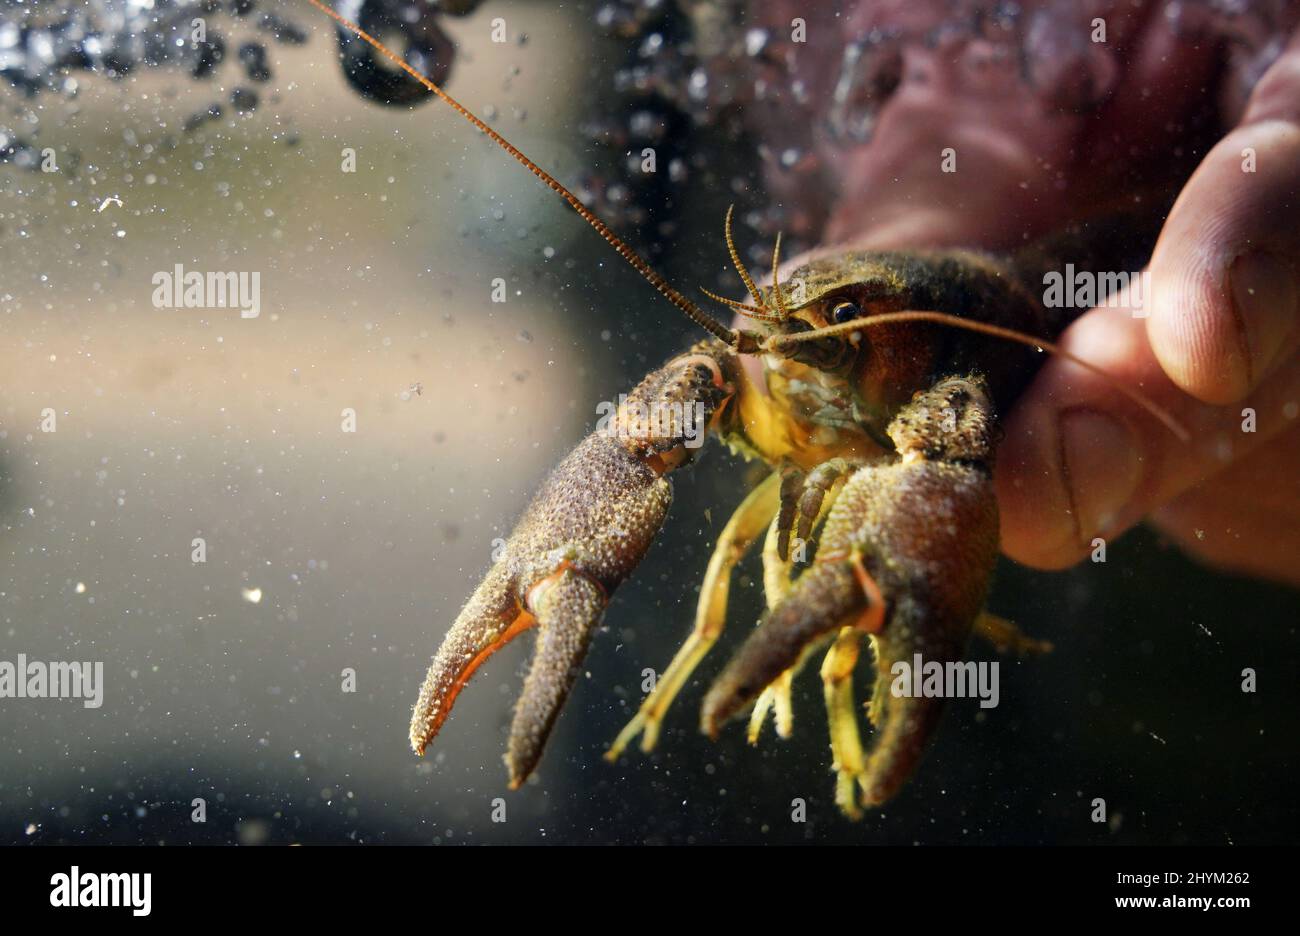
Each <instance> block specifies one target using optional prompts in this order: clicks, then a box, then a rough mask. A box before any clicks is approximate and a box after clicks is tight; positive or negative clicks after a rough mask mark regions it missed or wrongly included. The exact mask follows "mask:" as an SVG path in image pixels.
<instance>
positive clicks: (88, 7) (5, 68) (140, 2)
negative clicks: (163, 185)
mask: <svg viewBox="0 0 1300 936" xmlns="http://www.w3.org/2000/svg"><path fill="white" fill-rule="evenodd" d="M236 31H238V32H242V33H246V34H248V36H249V37H248V38H246V39H244V40H243V41H239V42H237V43H236V42H234V41H232V40H230V39H229V38H228V36H229V34H230V33H233V32H236ZM196 35H201V36H202V40H201V41H195V36H196ZM306 41H307V33H306V31H305V30H304V29H302V27H300V26H298V25H297V24H295V23H294V22H293V21H292V20H290V19H288V18H286V17H285V16H283V15H282V14H281V13H277V12H272V11H270V10H262V9H259V6H258V3H257V0H86V2H80V3H60V2H52V3H43V2H40V0H0V84H3V85H7V86H8V87H9V88H11V89H13V90H15V91H17V92H18V93H19V94H20V95H22V96H25V97H28V98H31V97H35V96H37V95H39V94H42V93H49V94H56V95H60V96H62V97H65V98H68V99H72V98H75V97H76V96H77V95H78V94H79V92H80V90H81V87H82V80H83V78H82V77H81V73H83V72H92V73H94V74H96V75H101V76H104V77H106V78H109V79H110V80H116V79H122V78H125V77H127V76H129V75H132V74H135V73H137V72H140V71H142V70H144V69H160V68H167V69H175V70H178V71H181V72H184V73H187V74H188V75H189V77H190V78H192V79H195V80H204V79H209V78H212V77H213V76H214V75H216V74H217V72H218V70H219V69H221V68H222V67H223V65H225V63H226V62H227V60H229V61H231V62H233V63H235V64H236V65H237V67H238V68H239V69H240V71H242V73H243V79H244V82H243V83H241V84H239V85H238V86H236V87H235V88H234V89H233V90H231V92H230V94H229V97H228V99H227V100H226V101H225V102H221V101H214V102H213V103H211V104H210V105H208V106H207V107H206V108H204V109H203V110H201V111H199V112H197V113H195V114H193V115H191V116H190V117H189V118H187V119H186V120H185V121H184V126H185V128H186V130H188V131H193V130H195V129H197V128H198V127H200V126H201V125H203V124H204V123H206V122H207V121H209V120H215V119H218V118H220V117H221V116H222V115H223V113H224V111H225V108H226V107H229V108H231V109H232V110H233V111H235V112H236V113H248V112H250V111H252V110H255V109H256V108H257V106H258V103H259V95H258V93H257V91H256V90H255V87H256V86H257V85H260V84H265V83H266V82H268V81H270V80H271V77H272V72H271V66H270V62H269V57H268V54H267V48H266V43H267V42H276V43H280V44H286V45H301V44H302V43H305V42H306ZM5 116H7V115H5V114H2V113H0V121H2V120H3V119H4V118H5ZM0 162H12V163H14V164H16V165H18V166H20V167H23V168H35V167H36V165H37V163H38V159H37V149H36V147H35V146H34V145H33V144H32V142H30V140H27V139H24V138H23V137H21V136H20V135H19V134H18V133H17V132H15V131H14V130H12V129H9V128H7V127H5V126H4V125H3V124H2V123H0Z"/></svg>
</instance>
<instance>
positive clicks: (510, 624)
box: [411, 352, 731, 787]
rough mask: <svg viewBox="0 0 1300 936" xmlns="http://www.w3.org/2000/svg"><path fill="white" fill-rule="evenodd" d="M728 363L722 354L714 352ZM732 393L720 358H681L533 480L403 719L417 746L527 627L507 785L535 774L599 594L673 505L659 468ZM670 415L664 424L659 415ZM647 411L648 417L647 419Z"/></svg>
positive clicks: (681, 453)
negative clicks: (529, 649) (528, 654)
mask: <svg viewBox="0 0 1300 936" xmlns="http://www.w3.org/2000/svg"><path fill="white" fill-rule="evenodd" d="M722 360H723V362H724V363H725V361H726V359H725V358H723V359H722ZM730 393H731V388H730V385H729V384H728V383H727V382H726V380H725V378H724V375H723V370H722V364H720V363H719V360H717V359H715V358H714V357H711V356H709V355H708V354H706V353H702V352H701V353H692V354H687V355H683V356H682V357H680V358H677V359H676V360H674V361H672V362H670V363H669V364H668V365H667V366H666V367H664V368H663V369H662V370H660V371H658V372H656V373H654V374H652V375H650V376H649V377H647V378H646V380H645V381H644V382H643V383H642V384H641V386H640V387H638V388H637V389H636V390H635V391H633V392H632V393H631V394H629V395H628V397H627V398H626V400H625V401H624V404H623V406H622V407H620V409H619V412H618V413H617V414H616V418H615V419H614V420H613V421H612V422H611V423H610V424H609V426H608V427H605V428H603V429H602V430H599V431H597V432H594V433H592V434H591V435H589V436H588V437H587V438H586V439H585V440H584V441H583V442H582V443H580V444H579V445H578V447H577V448H576V449H574V450H573V452H571V453H570V454H569V456H568V457H567V458H565V459H564V461H562V462H561V463H560V465H559V467H557V468H556V469H555V471H554V472H553V473H552V474H551V476H550V478H549V479H548V480H547V482H546V483H545V484H544V485H543V486H542V489H541V490H540V491H539V492H538V494H537V496H536V498H535V499H534V500H533V502H532V504H531V505H530V506H529V507H528V509H527V510H526V511H525V512H524V515H523V517H522V518H521V519H520V521H519V524H518V526H516V527H515V530H514V532H513V533H512V534H511V535H510V538H509V539H508V540H507V541H506V545H505V548H504V551H503V552H502V554H501V556H500V557H499V558H498V560H497V562H496V563H495V565H494V566H493V568H492V570H491V571H490V572H489V573H488V575H487V577H486V578H485V579H484V580H483V583H482V584H481V585H480V586H479V588H478V590H477V591H476V592H475V593H474V596H473V597H472V598H471V599H470V600H469V603H468V604H466V605H465V608H464V610H463V611H461V614H460V617H458V618H457V619H456V623H455V624H454V625H452V629H451V631H450V633H448V635H447V638H446V639H445V640H444V641H443V644H442V647H441V648H440V649H439V651H438V654H437V656H436V657H435V658H434V661H433V665H432V666H431V667H430V668H429V673H428V676H427V677H426V678H425V681H424V685H423V686H422V687H421V689H420V699H419V701H418V702H417V703H416V706H415V714H414V716H413V718H412V720H411V746H412V747H413V748H414V749H415V751H416V752H417V753H421V754H422V753H424V748H425V746H426V745H427V744H428V743H429V741H430V740H432V738H433V736H434V735H436V734H437V733H438V729H439V728H440V727H441V726H442V723H443V721H444V720H445V719H446V718H447V715H448V714H449V713H450V712H451V707H452V704H453V703H454V702H455V699H456V695H457V694H458V693H459V692H460V690H461V688H462V687H463V686H464V685H465V683H466V682H467V681H468V680H469V678H470V676H471V675H472V674H473V673H474V670H475V669H477V668H478V666H479V664H481V663H482V662H483V661H484V660H485V659H487V657H489V656H491V655H492V653H494V652H495V651H496V650H497V649H499V648H500V647H502V646H504V645H505V644H506V643H507V642H508V641H509V640H511V639H512V638H513V637H515V636H516V635H518V634H520V633H522V632H523V631H525V630H528V629H529V628H532V627H536V628H537V629H538V636H537V651H536V654H535V656H534V657H533V662H532V666H531V668H530V670H529V672H528V677H527V678H526V679H525V681H524V689H523V694H522V695H521V696H520V697H519V703H518V705H517V707H516V709H515V716H514V722H513V724H512V725H511V727H510V742H509V748H508V753H507V755H506V764H507V766H508V768H509V771H510V785H511V786H512V787H517V786H519V784H521V783H522V782H523V781H524V780H525V779H526V778H527V777H528V775H529V773H531V772H532V770H533V768H534V767H535V766H536V764H537V761H538V759H539V758H540V757H541V754H542V747H543V745H544V744H545V743H546V738H547V735H548V734H549V733H550V730H551V726H552V725H553V724H554V722H555V719H556V716H558V715H559V712H560V708H561V706H562V705H563V704H564V700H565V698H566V697H567V696H568V693H569V689H570V688H571V686H572V684H573V679H574V675H575V674H576V672H577V666H578V664H579V663H580V662H581V661H582V658H583V656H584V655H585V654H586V652H587V644H588V642H589V641H590V639H591V634H592V631H593V630H594V629H595V628H596V626H597V624H598V623H599V621H600V617H601V614H602V613H603V612H604V610H605V605H606V603H607V601H608V595H609V594H610V592H612V591H613V590H614V589H615V588H617V587H618V585H619V584H620V583H621V582H622V581H623V580H624V579H626V578H627V577H628V575H630V574H631V572H632V570H633V569H634V568H635V567H636V565H637V563H638V562H640V561H641V557H642V556H643V555H644V554H645V551H646V550H647V549H648V548H649V547H650V543H651V542H652V541H653V539H654V536H655V534H656V533H658V532H659V527H660V526H661V525H662V524H663V520H664V517H665V515H666V514H667V513H668V505H669V503H670V502H671V501H672V488H671V486H670V484H669V483H668V481H667V480H666V479H665V478H664V477H663V475H664V474H665V473H666V472H667V471H669V470H670V469H671V468H672V467H674V466H676V465H679V464H682V463H683V462H684V461H685V460H687V459H688V458H689V457H690V455H691V454H692V447H691V443H693V441H694V440H695V438H696V430H697V429H700V430H702V429H703V428H705V427H703V426H696V425H695V424H694V423H693V417H694V416H695V415H697V414H703V417H704V421H705V422H707V420H708V419H709V418H710V417H711V416H712V415H713V414H714V413H716V412H717V410H718V409H719V408H720V407H721V406H723V405H724V404H725V403H726V401H727V399H729V397H730ZM662 413H666V414H669V418H668V419H661V418H658V417H659V415H660V414H662ZM647 414H654V416H655V417H656V418H655V420H654V422H653V423H649V422H647Z"/></svg>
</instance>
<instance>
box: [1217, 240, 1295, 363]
mask: <svg viewBox="0 0 1300 936" xmlns="http://www.w3.org/2000/svg"><path fill="white" fill-rule="evenodd" d="M1228 285H1229V287H1230V289H1231V294H1232V304H1233V306H1234V308H1236V310H1237V320H1238V321H1239V322H1240V323H1241V327H1242V328H1243V329H1244V331H1245V335H1244V336H1243V341H1244V343H1245V346H1246V347H1245V350H1246V357H1247V360H1248V361H1249V362H1250V375H1249V377H1250V382H1251V384H1252V385H1253V384H1254V383H1255V382H1256V381H1257V380H1259V378H1260V377H1261V376H1263V374H1264V372H1265V371H1267V370H1268V367H1269V365H1270V364H1272V363H1273V360H1274V358H1276V357H1277V354H1278V352H1279V351H1280V350H1281V349H1282V345H1283V343H1284V342H1285V341H1286V339H1287V336H1288V335H1290V334H1291V330H1292V329H1293V328H1294V327H1295V321H1296V272H1295V269H1294V268H1293V267H1292V266H1291V264H1289V263H1287V262H1286V261H1285V260H1284V259H1282V258H1281V257H1279V256H1277V255H1276V254H1271V253H1265V252H1264V251H1258V250H1256V251H1250V252H1247V253H1244V254H1242V255H1241V256H1239V257H1237V259H1236V260H1233V261H1232V266H1231V267H1229V268H1228Z"/></svg>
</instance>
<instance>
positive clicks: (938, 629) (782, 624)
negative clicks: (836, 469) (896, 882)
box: [701, 378, 998, 811]
mask: <svg viewBox="0 0 1300 936" xmlns="http://www.w3.org/2000/svg"><path fill="white" fill-rule="evenodd" d="M889 432H890V435H891V437H892V438H893V440H894V442H895V444H896V446H897V447H898V451H899V457H898V458H897V459H896V460H894V461H892V462H888V463H884V464H876V465H871V466H868V467H865V468H863V469H861V470H859V471H858V472H857V473H856V474H854V475H853V476H852V477H851V478H850V479H849V480H848V482H847V483H846V484H845V486H844V488H843V490H842V491H841V493H840V494H839V496H838V498H837V499H836V501H835V505H834V506H833V507H832V508H831V511H830V513H829V515H828V516H827V519H826V524H825V527H824V529H823V530H822V534H821V542H820V545H819V547H818V552H817V556H816V559H815V560H814V562H813V565H812V567H811V568H810V569H809V570H808V571H807V572H805V573H804V574H803V575H802V576H801V577H800V578H798V579H797V580H796V581H795V582H794V584H793V586H792V587H791V589H790V591H789V593H788V594H787V595H786V597H785V598H784V599H783V600H782V601H781V602H780V603H779V604H778V605H777V606H776V607H775V608H773V609H772V610H771V611H770V612H768V614H767V615H765V616H764V619H763V621H762V622H761V623H760V625H759V627H758V629H757V630H755V631H754V632H753V633H752V634H751V635H750V636H749V638H748V639H747V640H746V641H745V643H744V645H743V646H742V647H741V648H740V650H739V652H737V654H736V655H735V656H734V657H733V658H732V660H731V662H730V663H729V664H728V665H727V667H726V668H725V669H724V670H723V672H722V674H721V675H720V676H718V678H717V680H716V681H715V682H714V684H713V686H712V688H711V689H710V690H709V692H708V695H707V696H706V697H705V700H704V707H703V711H702V713H701V728H702V729H703V730H704V732H705V733H707V734H709V735H711V736H715V737H716V736H717V734H718V733H719V731H720V730H721V727H722V725H723V723H724V722H725V721H726V720H727V719H728V718H730V717H731V716H733V715H735V714H736V713H738V712H739V711H740V710H741V709H742V708H744V707H745V706H746V705H747V704H749V703H750V702H752V701H754V699H755V698H756V697H758V695H759V694H760V693H761V692H762V691H763V690H764V688H765V687H767V686H768V685H769V684H770V683H772V682H773V680H775V679H776V678H777V677H778V676H779V675H780V674H781V673H782V672H783V671H784V670H786V669H787V668H788V667H790V666H792V665H793V664H795V663H796V661H797V660H798V659H799V658H800V655H801V654H802V653H803V652H804V650H805V649H806V648H807V647H809V646H810V645H811V644H813V643H815V642H816V641H818V640H819V639H821V638H823V637H824V636H826V635H829V634H832V633H836V632H838V631H839V630H840V629H841V628H844V627H853V626H857V627H860V628H861V629H862V630H864V631H866V632H867V633H869V634H870V636H871V640H872V642H873V646H874V649H875V656H876V675H875V691H874V694H873V699H872V703H871V708H870V714H871V720H872V722H873V723H874V724H875V725H876V727H877V731H878V735H877V739H876V742H875V745H874V747H873V748H872V750H871V751H870V753H869V755H868V757H867V759H866V763H865V766H864V767H862V768H861V772H860V774H859V775H858V776H857V777H856V779H857V781H858V784H859V785H860V786H861V788H862V794H863V800H864V801H865V803H866V805H869V806H871V805H879V804H880V803H883V802H885V800H887V799H889V797H890V796H892V795H893V794H894V793H895V792H896V791H897V790H898V788H899V787H900V786H901V785H902V783H903V781H904V780H906V779H907V777H908V775H909V774H910V773H911V771H912V769H913V767H915V765H916V763H917V761H918V760H919V759H920V756H921V753H922V752H923V750H924V746H925V742H926V740H927V738H928V737H929V735H930V734H931V733H932V731H933V729H934V726H935V724H936V723H937V720H938V717H939V714H940V711H941V702H940V701H939V700H938V699H935V698H916V697H911V696H899V697H895V696H894V695H892V694H891V693H890V692H889V687H890V685H891V684H892V682H893V672H892V669H893V667H894V665H895V664H896V663H900V662H904V663H907V664H908V665H911V663H912V661H913V659H914V658H915V655H916V654H920V655H921V657H922V658H923V659H924V660H925V661H927V662H929V661H935V662H939V663H947V662H949V661H959V660H960V659H961V657H962V655H963V651H964V649H965V645H966V641H967V638H968V637H969V635H970V631H971V627H972V625H973V623H974V621H975V619H976V617H977V616H978V615H979V613H980V610H981V608H982V607H983V604H984V598H985V593H986V591H987V587H988V581H989V577H990V575H991V573H992V570H993V565H994V562H995V561H996V558H997V551H998V515H997V503H996V500H995V499H994V495H993V486H992V480H991V475H990V463H991V458H992V455H993V438H994V434H995V433H994V424H993V420H992V412H991V403H990V402H989V399H988V396H987V391H986V389H985V388H984V385H983V382H982V381H980V380H978V379H972V378H953V379H949V380H946V381H942V382H940V383H939V384H938V385H936V386H935V388H934V389H933V390H931V391H930V392H928V393H925V394H920V395H918V397H917V399H916V400H914V401H913V402H912V403H911V404H909V405H908V406H905V407H904V408H903V410H902V411H901V412H900V413H899V415H898V416H897V418H895V420H894V421H893V423H891V425H890V427H889ZM864 576H865V578H864ZM882 596H883V602H884V606H883V607H880V605H879V602H880V600H881V597H882ZM835 675H836V676H838V677H839V678H841V679H842V678H843V674H835ZM846 811H851V807H848V806H846Z"/></svg>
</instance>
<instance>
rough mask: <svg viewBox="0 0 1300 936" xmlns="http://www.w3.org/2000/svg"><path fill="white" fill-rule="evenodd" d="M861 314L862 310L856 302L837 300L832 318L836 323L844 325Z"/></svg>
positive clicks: (832, 310) (832, 311)
mask: <svg viewBox="0 0 1300 936" xmlns="http://www.w3.org/2000/svg"><path fill="white" fill-rule="evenodd" d="M861 314H862V310H861V309H859V308H858V304H857V303H856V302H847V301H846V302H837V303H835V307H834V308H833V309H831V320H832V321H834V322H835V324H836V325H843V324H844V323H845V322H851V321H853V320H854V319H855V318H857V317H858V316H859V315H861Z"/></svg>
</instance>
